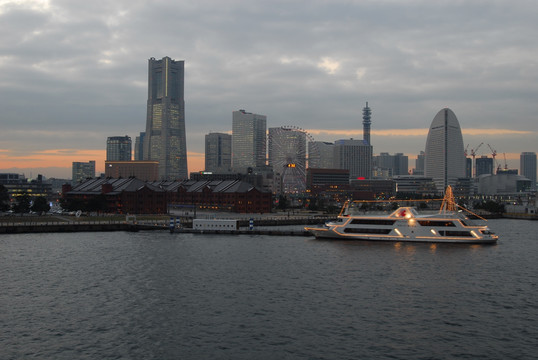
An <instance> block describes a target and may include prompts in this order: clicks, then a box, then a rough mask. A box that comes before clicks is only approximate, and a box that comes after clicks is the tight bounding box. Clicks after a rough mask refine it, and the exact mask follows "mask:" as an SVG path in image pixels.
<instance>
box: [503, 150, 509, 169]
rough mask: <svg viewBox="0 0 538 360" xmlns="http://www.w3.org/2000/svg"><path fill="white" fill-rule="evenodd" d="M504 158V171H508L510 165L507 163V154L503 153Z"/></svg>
mask: <svg viewBox="0 0 538 360" xmlns="http://www.w3.org/2000/svg"><path fill="white" fill-rule="evenodd" d="M503 157H504V170H508V164H507V163H506V154H505V153H503Z"/></svg>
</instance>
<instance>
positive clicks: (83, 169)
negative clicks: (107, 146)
mask: <svg viewBox="0 0 538 360" xmlns="http://www.w3.org/2000/svg"><path fill="white" fill-rule="evenodd" d="M72 170H73V172H72V174H73V176H72V178H71V179H72V180H71V182H72V183H73V184H76V183H78V182H80V181H83V180H86V179H88V178H94V177H95V160H90V161H89V162H77V161H74V162H73V169H72Z"/></svg>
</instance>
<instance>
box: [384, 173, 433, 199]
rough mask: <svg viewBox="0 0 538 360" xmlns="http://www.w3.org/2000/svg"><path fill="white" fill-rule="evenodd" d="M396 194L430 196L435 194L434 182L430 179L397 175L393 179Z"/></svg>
mask: <svg viewBox="0 0 538 360" xmlns="http://www.w3.org/2000/svg"><path fill="white" fill-rule="evenodd" d="M393 180H394V182H395V184H396V192H398V193H408V194H417V195H420V196H432V195H435V194H437V188H436V186H435V182H434V180H433V178H431V177H425V176H415V175H399V176H395V177H394V179H393Z"/></svg>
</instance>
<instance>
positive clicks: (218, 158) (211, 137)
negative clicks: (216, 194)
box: [205, 133, 232, 172]
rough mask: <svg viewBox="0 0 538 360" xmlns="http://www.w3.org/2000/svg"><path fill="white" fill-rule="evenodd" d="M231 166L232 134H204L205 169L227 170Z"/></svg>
mask: <svg viewBox="0 0 538 360" xmlns="http://www.w3.org/2000/svg"><path fill="white" fill-rule="evenodd" d="M231 168H232V135H230V134H225V133H209V134H207V135H206V136H205V171H208V172H228V171H230V169H231Z"/></svg>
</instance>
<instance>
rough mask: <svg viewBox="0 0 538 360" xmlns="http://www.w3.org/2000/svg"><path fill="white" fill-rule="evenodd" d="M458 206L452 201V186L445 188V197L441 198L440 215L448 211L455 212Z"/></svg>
mask: <svg viewBox="0 0 538 360" xmlns="http://www.w3.org/2000/svg"><path fill="white" fill-rule="evenodd" d="M457 208H458V205H457V204H456V201H455V199H454V193H453V192H452V186H450V185H448V186H447V187H446V191H445V196H444V197H443V202H442V203H441V209H439V212H440V213H445V212H448V211H456V210H457Z"/></svg>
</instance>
